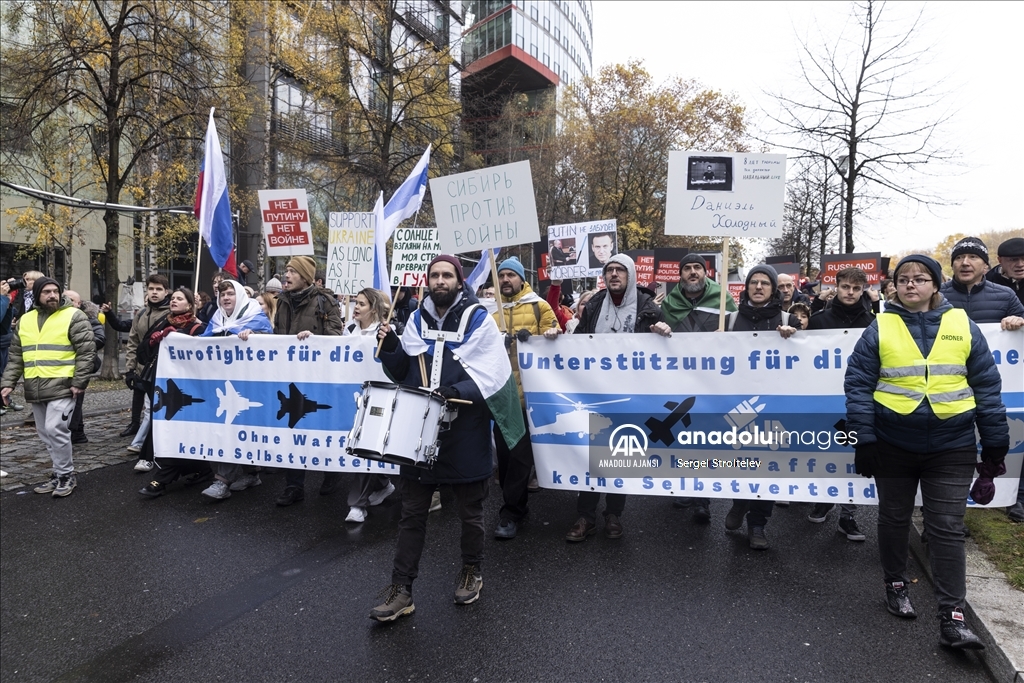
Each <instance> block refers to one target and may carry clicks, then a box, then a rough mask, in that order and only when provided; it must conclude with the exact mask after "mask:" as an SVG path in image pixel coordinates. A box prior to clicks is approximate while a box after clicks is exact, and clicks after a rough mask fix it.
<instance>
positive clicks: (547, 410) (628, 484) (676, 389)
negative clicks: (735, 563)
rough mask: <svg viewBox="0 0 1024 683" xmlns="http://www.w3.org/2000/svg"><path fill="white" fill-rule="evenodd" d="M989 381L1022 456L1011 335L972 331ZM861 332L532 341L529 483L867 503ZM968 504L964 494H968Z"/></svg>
mask: <svg viewBox="0 0 1024 683" xmlns="http://www.w3.org/2000/svg"><path fill="white" fill-rule="evenodd" d="M979 327H980V328H981V331H982V333H983V334H984V335H985V338H986V340H987V341H988V345H989V349H990V351H991V353H992V358H993V360H994V361H995V364H996V367H997V368H998V370H999V374H1000V375H1001V377H1002V399H1003V402H1004V404H1005V405H1006V406H1007V418H1008V423H1009V428H1010V453H1009V455H1008V456H1007V458H1006V469H1007V474H1006V475H1004V476H1001V477H997V478H996V480H995V484H996V495H995V499H994V500H993V501H992V502H991V503H990V504H989V505H990V506H991V507H1001V506H1005V505H1011V504H1012V503H1013V502H1014V501H1015V500H1016V498H1017V483H1018V480H1017V477H1018V475H1019V473H1020V469H1021V460H1022V457H1024V410H1022V407H1021V406H1022V405H1024V373H1022V372H1021V365H1022V363H1024V336H1022V335H1021V334H1020V332H1019V331H1018V332H1007V331H1004V330H1001V329H1000V326H999V324H998V323H987V324H984V325H979ZM860 332H861V330H820V331H810V332H807V331H802V332H798V333H797V334H795V335H793V336H792V337H790V338H789V339H782V338H781V337H780V336H779V335H778V334H765V333H764V332H761V333H754V332H726V333H722V334H681V335H673V336H672V337H670V338H665V337H660V336H658V335H654V334H596V335H578V334H577V335H562V336H560V337H559V338H558V339H557V340H555V341H554V342H552V341H550V340H546V339H538V338H537V337H532V338H530V339H529V340H527V341H525V342H520V343H519V346H518V361H519V369H520V375H521V377H522V382H523V391H524V393H525V396H526V406H527V415H528V417H529V429H530V440H531V442H532V445H533V453H534V461H535V463H536V466H537V476H538V480H539V482H540V485H541V486H543V487H545V488H554V489H564V490H575V491H592V490H597V491H607V492H612V493H628V494H645V495H660V496H684V497H686V496H700V497H708V498H746V499H762V500H792V501H806V502H833V503H835V502H841V503H856V504H867V505H872V504H876V503H877V491H876V488H875V484H874V481H873V480H871V479H868V478H865V477H862V476H860V475H858V474H857V473H856V471H855V470H854V447H855V446H856V444H857V443H858V436H857V433H856V430H852V429H851V430H847V428H846V424H845V421H843V420H844V418H845V417H846V393H845V391H844V379H845V376H846V369H847V362H848V359H849V357H850V354H851V353H852V352H853V348H854V346H856V344H857V342H858V340H859V339H860ZM971 504H972V505H973V501H972V502H971Z"/></svg>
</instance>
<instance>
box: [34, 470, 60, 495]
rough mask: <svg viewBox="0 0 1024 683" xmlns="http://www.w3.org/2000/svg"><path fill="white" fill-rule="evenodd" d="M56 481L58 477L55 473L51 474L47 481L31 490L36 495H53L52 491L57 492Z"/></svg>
mask: <svg viewBox="0 0 1024 683" xmlns="http://www.w3.org/2000/svg"><path fill="white" fill-rule="evenodd" d="M58 479H59V477H58V476H57V474H56V473H54V474H51V475H50V478H49V479H48V480H47V481H44V482H43V483H42V484H39V485H38V486H36V487H35V488H34V489H32V490H33V491H35V492H36V493H53V492H54V491H56V490H57V481H58Z"/></svg>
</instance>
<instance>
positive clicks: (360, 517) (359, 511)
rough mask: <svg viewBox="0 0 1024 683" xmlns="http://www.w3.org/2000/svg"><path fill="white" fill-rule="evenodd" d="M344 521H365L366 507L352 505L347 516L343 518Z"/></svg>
mask: <svg viewBox="0 0 1024 683" xmlns="http://www.w3.org/2000/svg"><path fill="white" fill-rule="evenodd" d="M345 521H346V522H355V523H356V524H361V523H363V522H365V521H366V509H365V508H357V507H353V508H351V509H350V510H349V511H348V517H346V518H345Z"/></svg>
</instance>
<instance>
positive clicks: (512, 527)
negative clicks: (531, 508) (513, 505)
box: [494, 519, 519, 541]
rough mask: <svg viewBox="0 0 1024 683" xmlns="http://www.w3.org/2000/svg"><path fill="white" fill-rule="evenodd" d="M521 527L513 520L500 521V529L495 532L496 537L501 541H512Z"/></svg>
mask: <svg viewBox="0 0 1024 683" xmlns="http://www.w3.org/2000/svg"><path fill="white" fill-rule="evenodd" d="M518 531H519V525H518V524H516V523H515V522H513V521H512V520H511V519H499V520H498V528H497V529H495V530H494V537H495V538H497V539H498V540H501V541H511V540H512V539H513V538H515V537H516V533H518Z"/></svg>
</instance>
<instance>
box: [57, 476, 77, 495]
mask: <svg viewBox="0 0 1024 683" xmlns="http://www.w3.org/2000/svg"><path fill="white" fill-rule="evenodd" d="M76 486H78V480H77V479H76V478H75V473H74V472H72V473H71V474H62V475H60V477H58V479H57V488H55V489H54V490H53V497H54V498H65V497H67V496H70V495H71V494H72V493H73V492H74V490H75V487H76Z"/></svg>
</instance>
